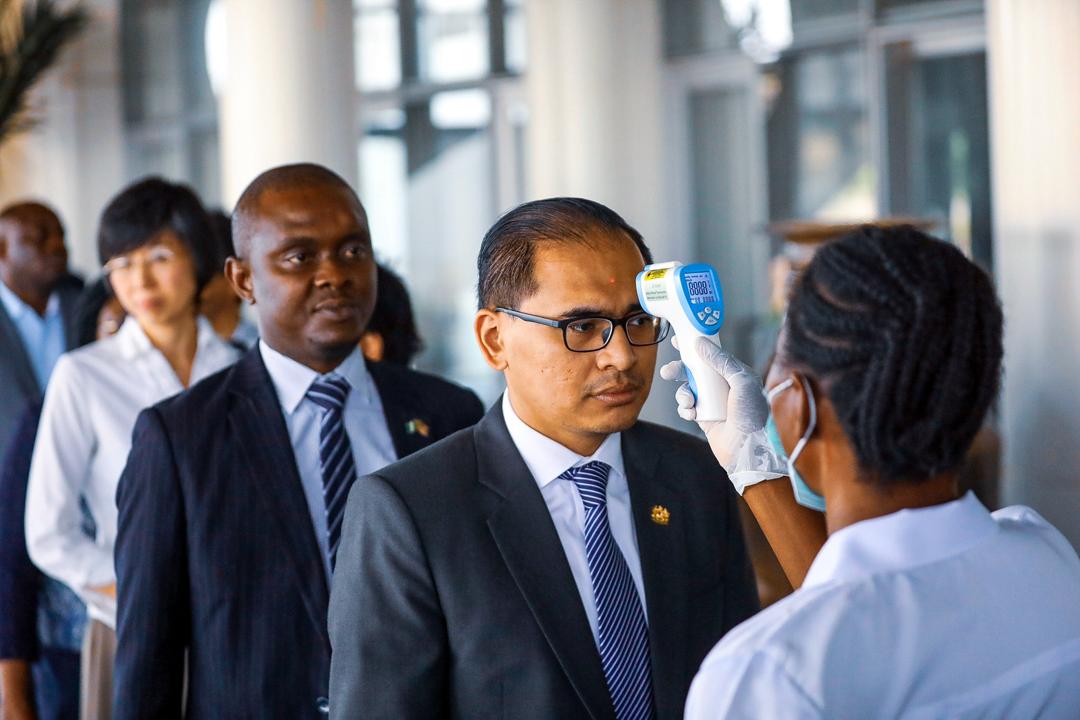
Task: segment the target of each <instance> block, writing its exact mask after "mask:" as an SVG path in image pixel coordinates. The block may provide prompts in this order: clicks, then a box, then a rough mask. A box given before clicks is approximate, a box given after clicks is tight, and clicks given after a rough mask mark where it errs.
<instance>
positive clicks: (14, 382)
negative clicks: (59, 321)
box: [0, 275, 82, 457]
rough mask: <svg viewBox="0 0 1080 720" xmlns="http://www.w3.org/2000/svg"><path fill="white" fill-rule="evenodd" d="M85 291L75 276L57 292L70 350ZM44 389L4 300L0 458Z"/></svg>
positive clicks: (0, 307)
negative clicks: (77, 309) (24, 415)
mask: <svg viewBox="0 0 1080 720" xmlns="http://www.w3.org/2000/svg"><path fill="white" fill-rule="evenodd" d="M81 291H82V280H80V279H79V278H77V277H75V276H73V275H69V276H68V277H66V278H64V279H63V280H61V281H60V282H59V284H58V285H57V286H56V290H55V291H54V292H56V293H58V294H59V296H60V314H61V316H62V317H63V318H64V339H65V342H66V343H67V348H66V349H67V350H71V349H72V348H74V347H75V343H76V340H77V338H76V337H75V335H76V328H75V311H76V305H77V304H78V299H79V293H80V292H81ZM44 390H45V388H43V387H41V385H40V384H39V383H38V380H37V375H35V374H34V366H33V364H32V363H31V362H30V355H29V353H27V352H26V346H24V345H23V341H22V336H21V335H19V329H18V328H17V327H15V323H14V321H12V319H11V316H9V315H8V312H7V308H6V307H4V304H3V303H0V457H3V456H4V455H5V454H6V453H7V446H8V442H9V441H10V439H11V436H12V433H14V432H15V426H16V424H17V423H18V422H19V420H20V419H21V418H22V416H23V413H24V412H25V411H26V408H27V406H28V405H29V404H30V403H32V402H35V401H37V400H40V399H41V395H42V393H43V392H44Z"/></svg>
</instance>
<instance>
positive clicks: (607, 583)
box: [559, 461, 653, 720]
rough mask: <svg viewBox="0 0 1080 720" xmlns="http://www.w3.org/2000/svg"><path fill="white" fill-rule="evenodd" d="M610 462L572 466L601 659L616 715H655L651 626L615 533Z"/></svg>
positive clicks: (626, 719)
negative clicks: (611, 521) (609, 486)
mask: <svg viewBox="0 0 1080 720" xmlns="http://www.w3.org/2000/svg"><path fill="white" fill-rule="evenodd" d="M610 472H611V467H610V466H609V465H607V464H606V463H602V462H597V461H593V462H590V463H586V464H585V465H582V466H580V467H572V468H570V469H569V470H567V471H566V472H564V473H563V474H562V475H560V476H559V477H560V478H564V479H568V480H572V481H573V482H574V484H575V485H577V488H578V492H579V493H580V494H581V501H582V503H583V504H584V505H585V556H586V559H587V561H588V564H589V577H590V578H591V579H592V585H593V597H594V599H595V601H596V616H597V625H598V626H599V633H598V635H599V636H600V661H601V663H602V664H603V666H604V677H605V678H606V679H607V686H608V692H609V693H610V694H611V701H612V703H613V704H614V705H615V717H616V718H618V720H646V719H647V718H651V717H653V704H652V673H651V666H650V661H649V626H648V624H647V623H646V622H645V612H644V610H642V607H641V600H640V598H638V593H637V588H636V587H635V586H634V579H633V577H631V575H630V568H629V567H627V565H626V558H624V557H623V555H622V553H621V552H620V551H619V546H618V545H617V544H616V543H615V538H614V537H613V536H612V534H611V527H610V526H609V525H608V515H607V481H608V473H610Z"/></svg>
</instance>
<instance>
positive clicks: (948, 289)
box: [782, 226, 1002, 484]
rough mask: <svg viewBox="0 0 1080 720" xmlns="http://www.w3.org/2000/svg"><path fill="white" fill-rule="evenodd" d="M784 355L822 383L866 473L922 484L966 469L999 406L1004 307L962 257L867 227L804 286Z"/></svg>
mask: <svg viewBox="0 0 1080 720" xmlns="http://www.w3.org/2000/svg"><path fill="white" fill-rule="evenodd" d="M782 354H783V359H784V360H785V361H786V362H787V364H789V365H790V366H791V367H792V368H795V369H798V370H803V371H805V372H806V373H807V374H808V375H811V376H813V377H814V378H816V379H817V380H819V382H820V383H821V385H822V387H823V389H824V391H825V393H826V394H827V395H828V397H829V399H830V400H831V402H832V404H833V406H834V407H835V409H836V412H837V414H838V416H839V419H840V422H841V424H842V426H843V429H844V432H845V433H846V434H847V436H848V438H849V439H850V440H851V442H852V445H853V446H854V448H855V453H856V456H857V458H858V460H859V463H860V465H861V469H862V470H863V471H864V474H868V475H869V476H871V477H872V478H873V479H874V480H875V481H877V482H880V483H883V484H884V483H896V482H917V481H920V480H926V479H929V478H930V477H932V476H934V475H938V474H940V473H943V472H948V471H952V470H955V469H956V468H957V467H958V466H959V464H960V463H961V461H962V460H963V458H964V454H965V453H966V452H967V450H968V448H969V447H970V445H971V443H972V441H973V440H974V438H975V434H976V433H977V432H978V430H979V428H980V426H981V425H982V422H983V419H984V417H985V416H986V413H987V410H988V409H989V408H990V405H991V403H992V402H993V400H994V398H995V397H996V396H997V392H998V387H999V381H1000V376H1001V358H1002V313H1001V307H1000V305H999V304H998V300H997V296H996V295H995V293H994V288H993V285H992V283H991V281H990V278H989V277H988V276H987V275H986V273H985V272H983V271H982V270H981V269H980V268H978V267H977V266H976V265H975V264H974V263H972V262H971V261H969V260H968V259H967V258H965V257H964V255H963V254H962V253H961V252H960V251H959V250H957V249H956V248H955V247H954V246H952V245H950V244H948V243H945V242H942V241H941V240H936V239H934V238H932V237H930V236H928V235H926V234H924V233H922V232H920V231H919V230H917V229H916V228H914V227H910V226H901V227H893V228H880V227H873V226H864V227H863V228H861V229H860V230H858V231H856V232H854V233H852V234H850V235H848V236H846V237H844V238H843V239H841V240H838V241H837V242H834V243H832V244H830V245H827V246H825V247H824V248H822V249H821V250H820V251H819V252H818V253H817V254H816V255H815V257H814V259H813V260H812V261H811V262H810V264H809V266H808V267H807V268H806V271H805V272H804V274H803V275H802V277H801V278H800V279H799V280H798V281H797V282H796V283H795V286H794V288H793V291H792V297H791V302H790V305H789V308H788V320H787V333H786V339H785V342H784V347H783V348H782Z"/></svg>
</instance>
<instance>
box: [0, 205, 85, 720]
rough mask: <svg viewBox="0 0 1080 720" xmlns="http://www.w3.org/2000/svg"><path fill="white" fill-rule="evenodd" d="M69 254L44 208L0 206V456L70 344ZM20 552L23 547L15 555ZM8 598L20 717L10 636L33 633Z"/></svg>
mask: <svg viewBox="0 0 1080 720" xmlns="http://www.w3.org/2000/svg"><path fill="white" fill-rule="evenodd" d="M67 261H68V254H67V247H66V246H65V244H64V227H63V225H62V224H61V223H60V219H59V218H58V217H57V216H56V213H54V212H53V211H52V210H50V209H49V208H48V207H46V206H45V205H42V204H41V203H37V202H20V203H17V204H14V205H10V206H8V207H7V208H6V209H4V210H3V212H0V300H2V302H0V388H3V392H0V457H5V456H6V455H7V451H8V446H9V443H10V440H11V436H12V433H13V431H14V429H15V426H16V424H17V423H18V421H19V419H20V417H21V415H22V413H23V412H24V410H25V409H26V408H27V407H28V406H29V405H30V403H32V402H35V401H37V400H39V399H40V398H41V394H42V392H43V391H44V389H45V383H46V382H47V380H48V376H49V373H50V371H51V369H52V366H53V364H55V362H56V359H57V358H58V357H59V356H60V354H61V353H63V352H64V351H66V350H69V349H70V348H71V347H73V346H74V343H75V333H74V331H73V328H72V323H73V321H74V315H75V304H76V300H77V298H78V294H79V291H80V289H81V288H82V283H81V282H80V281H79V280H78V279H77V278H75V277H72V276H71V275H69V274H68V269H67ZM25 555H26V553H25V550H23V551H22V552H21V553H19V557H20V559H25ZM23 564H24V563H22V562H21V561H20V566H21V565H23ZM25 564H26V565H28V564H29V561H28V560H26V561H25ZM29 573H30V574H31V575H33V570H32V569H29ZM5 577H7V575H5ZM6 589H8V590H11V591H13V593H16V592H17V593H18V594H19V597H25V596H26V593H24V592H23V591H24V590H25V589H26V588H19V587H15V586H14V585H12V584H9V586H8V588H6ZM31 592H32V591H31ZM14 597H15V595H14V594H8V593H4V595H3V598H2V600H0V696H2V697H3V698H4V705H5V708H4V712H5V713H12V714H13V715H12V716H13V717H20V715H18V714H17V713H18V712H19V710H20V708H25V709H26V711H27V712H29V711H30V709H31V708H32V706H33V698H32V695H33V693H32V688H31V682H30V674H31V669H30V658H29V657H28V655H29V654H30V653H29V652H27V651H26V650H24V649H23V648H22V645H24V644H25V643H23V642H22V641H20V640H17V639H16V637H24V636H25V637H27V638H32V636H33V634H34V630H33V628H32V627H31V628H29V633H27V632H24V631H25V630H27V628H22V629H21V630H20V629H14V628H10V629H9V628H8V627H6V624H4V623H3V618H5V617H6V618H8V619H9V620H12V621H14V618H15V617H16V615H19V616H20V617H21V616H22V615H21V614H20V613H17V612H16V611H15V610H14V608H12V607H8V605H7V603H8V600H9V599H10V600H11V601H12V602H19V601H16V600H15V599H14Z"/></svg>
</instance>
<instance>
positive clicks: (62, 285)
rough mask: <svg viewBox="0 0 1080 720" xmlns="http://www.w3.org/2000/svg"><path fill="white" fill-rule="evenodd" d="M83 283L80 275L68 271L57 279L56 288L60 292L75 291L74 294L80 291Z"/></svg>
mask: <svg viewBox="0 0 1080 720" xmlns="http://www.w3.org/2000/svg"><path fill="white" fill-rule="evenodd" d="M84 285H85V283H84V282H83V279H82V278H81V277H80V276H78V275H76V274H74V273H68V274H67V275H64V277H62V278H60V280H58V281H57V283H56V290H57V291H58V292H61V293H75V294H78V293H80V292H82V289H83V287H84Z"/></svg>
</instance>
